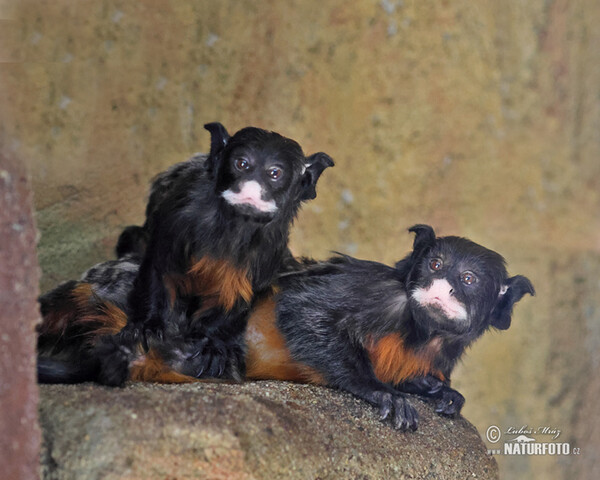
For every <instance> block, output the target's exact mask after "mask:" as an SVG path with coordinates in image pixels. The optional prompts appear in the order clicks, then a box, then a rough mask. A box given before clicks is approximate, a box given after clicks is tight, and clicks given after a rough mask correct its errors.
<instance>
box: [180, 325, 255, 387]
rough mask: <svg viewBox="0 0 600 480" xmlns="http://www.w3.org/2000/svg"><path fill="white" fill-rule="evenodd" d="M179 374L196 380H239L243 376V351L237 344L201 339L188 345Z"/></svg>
mask: <svg viewBox="0 0 600 480" xmlns="http://www.w3.org/2000/svg"><path fill="white" fill-rule="evenodd" d="M184 356H185V360H184V362H183V365H182V368H181V373H183V374H185V375H190V376H193V377H196V378H231V379H234V380H241V379H242V377H243V374H244V371H243V370H244V367H243V366H244V351H243V349H242V348H241V347H240V343H239V342H226V341H223V340H221V339H219V338H214V337H208V336H205V337H202V338H200V339H198V340H197V341H195V342H193V343H188V345H187V346H186V347H185V352H184Z"/></svg>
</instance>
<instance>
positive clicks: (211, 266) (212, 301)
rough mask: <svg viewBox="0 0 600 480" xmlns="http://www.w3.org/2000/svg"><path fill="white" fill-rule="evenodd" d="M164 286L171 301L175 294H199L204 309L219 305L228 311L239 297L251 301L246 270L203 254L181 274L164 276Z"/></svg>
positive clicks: (249, 281)
mask: <svg viewBox="0 0 600 480" xmlns="http://www.w3.org/2000/svg"><path fill="white" fill-rule="evenodd" d="M164 281H165V286H166V288H167V290H168V291H169V294H170V297H171V303H173V302H174V301H175V298H176V297H177V296H190V295H195V296H199V297H202V298H203V300H204V305H205V308H208V307H212V306H220V307H222V308H223V309H225V310H226V311H229V310H231V309H232V308H233V307H234V305H235V304H236V302H237V301H238V300H244V301H245V302H248V303H249V302H250V301H251V300H252V296H253V290H252V282H251V280H250V278H249V274H248V270H247V269H242V268H239V267H236V266H234V265H232V264H231V263H230V262H228V261H227V260H219V259H214V258H211V257H208V256H206V257H202V258H201V259H200V260H197V261H194V262H193V263H192V266H191V267H190V268H189V270H188V271H187V273H186V274H184V275H173V274H171V275H166V276H165V278H164Z"/></svg>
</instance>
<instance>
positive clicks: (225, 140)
mask: <svg viewBox="0 0 600 480" xmlns="http://www.w3.org/2000/svg"><path fill="white" fill-rule="evenodd" d="M205 128H206V129H207V130H209V131H210V133H211V149H210V154H209V157H208V165H209V168H210V169H211V171H212V173H213V178H214V180H215V188H216V193H217V195H218V196H219V197H220V198H221V199H222V201H223V202H224V203H225V205H226V207H227V209H228V210H229V211H231V212H233V213H234V214H240V215H243V216H245V217H247V218H249V219H250V220H254V221H259V222H268V221H271V220H273V219H274V218H283V219H286V220H287V219H289V218H290V217H293V216H294V215H295V213H296V211H297V209H298V207H299V205H300V203H301V202H302V201H304V200H308V199H312V198H314V197H315V196H316V190H315V186H316V183H317V180H318V179H319V176H320V175H321V173H322V172H323V170H324V169H325V168H327V167H331V166H333V160H332V159H331V158H330V157H329V156H328V155H327V154H325V153H321V152H320V153H316V154H314V155H311V156H309V157H306V156H305V155H304V153H303V152H302V148H301V147H300V145H298V143H297V142H295V141H294V140H291V139H289V138H286V137H283V136H282V135H279V134H278V133H275V132H270V131H267V130H262V129H260V128H255V127H247V128H244V129H242V130H240V131H238V132H237V133H236V134H235V135H233V136H229V134H228V133H227V130H225V127H223V125H221V124H220V123H209V124H207V125H205Z"/></svg>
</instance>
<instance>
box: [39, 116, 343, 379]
mask: <svg viewBox="0 0 600 480" xmlns="http://www.w3.org/2000/svg"><path fill="white" fill-rule="evenodd" d="M205 128H206V129H207V130H209V131H210V133H211V148H210V153H209V155H208V156H207V157H206V158H203V157H202V156H197V157H194V158H192V159H191V160H189V161H187V162H183V163H181V164H177V165H175V166H173V167H172V168H171V169H169V170H168V171H167V172H165V173H164V174H162V175H159V177H157V179H156V180H155V182H154V184H153V187H152V191H151V196H150V201H149V204H148V208H147V212H146V213H147V219H146V223H145V225H144V227H128V229H126V230H125V232H123V234H122V235H121V237H120V239H119V242H118V245H117V253H118V254H123V253H125V252H127V251H134V252H136V253H137V254H141V255H142V260H141V264H140V266H139V271H138V273H137V276H136V277H135V281H134V282H133V288H131V289H130V292H129V294H128V298H127V301H126V305H125V306H122V308H120V309H119V310H120V311H121V313H118V314H117V313H114V312H112V313H111V315H112V317H110V315H108V316H107V318H105V319H104V322H105V323H106V324H111V327H110V329H109V330H110V331H111V332H112V331H114V330H117V331H119V330H120V331H119V333H118V334H117V335H106V336H103V337H101V338H99V339H97V340H96V341H95V342H94V346H93V348H94V350H95V353H94V354H93V355H92V356H93V357H94V358H96V359H99V361H100V365H99V367H98V372H97V380H98V381H99V382H101V383H104V384H107V385H121V384H123V383H124V382H125V381H126V380H127V378H128V374H129V366H130V363H131V362H132V360H133V359H134V358H135V357H136V355H137V353H138V349H139V347H140V344H141V345H142V346H143V347H144V348H145V350H148V348H149V343H151V344H153V345H155V344H160V343H161V342H162V341H163V340H164V341H167V342H168V341H169V339H171V340H172V339H173V338H177V339H181V338H185V341H186V343H185V345H186V349H185V351H181V350H178V352H177V353H178V355H180V356H182V358H185V360H186V362H185V366H186V369H185V373H186V374H189V375H193V376H197V377H201V376H210V377H223V378H239V376H240V375H243V370H244V361H243V360H244V358H243V357H244V350H243V348H242V347H243V340H242V339H241V337H242V336H243V332H244V329H245V326H246V320H247V315H248V313H249V311H250V307H251V305H252V303H253V301H254V298H255V296H256V295H260V294H261V293H262V292H264V291H266V290H267V289H268V288H269V287H270V285H271V283H272V281H273V278H274V276H275V275H276V273H277V272H278V271H279V270H280V269H281V268H282V265H283V263H284V261H285V259H286V258H287V256H289V252H288V250H287V242H288V235H289V228H290V226H291V223H292V221H293V219H294V217H295V216H296V214H297V212H298V209H299V207H300V204H301V203H302V202H303V201H306V200H309V199H312V198H314V197H315V196H316V190H315V187H316V182H317V180H318V178H319V176H320V175H321V173H322V172H323V170H324V169H325V168H327V167H330V166H333V161H332V160H331V158H330V157H329V156H328V155H326V154H325V153H322V152H320V153H316V154H313V155H310V156H308V157H307V156H305V155H304V153H303V152H302V149H301V147H300V145H298V143H296V142H295V141H293V140H291V139H289V138H285V137H283V136H281V135H279V134H277V133H274V132H270V131H266V130H262V129H259V128H254V127H248V128H244V129H242V130H240V131H238V132H237V133H236V134H235V135H233V136H230V135H229V134H228V133H227V131H226V130H225V128H224V127H223V126H222V125H221V124H220V123H210V124H207V125H205ZM59 288H60V287H59ZM63 288H67V289H68V288H69V286H67V287H63ZM84 290H85V287H82V286H79V291H80V293H78V294H77V295H80V297H81V298H80V303H85V302H86V297H85V291H84ZM51 294H52V292H51ZM51 294H49V295H50V297H54V298H55V300H53V302H54V303H57V302H58V300H56V299H57V298H60V294H58V295H51ZM46 298H48V297H46ZM43 303H44V302H43V301H42V304H43ZM86 308H91V309H92V310H93V311H94V312H95V313H93V314H91V313H90V312H88V311H86V315H87V316H91V317H94V318H95V320H93V321H92V322H91V323H93V324H96V322H97V317H98V315H97V310H98V309H104V310H107V311H109V310H111V309H106V308H105V307H102V306H99V305H95V304H94V302H92V305H91V306H90V303H87V304H86ZM123 311H124V312H125V316H126V318H127V323H126V325H125V327H124V328H122V329H121V327H122V325H121V324H122V320H123V318H124V315H123V313H122V312H123ZM109 313H110V312H109ZM88 314H89V315H88ZM54 317H56V315H54ZM59 317H60V316H59ZM45 318H46V317H45ZM51 318H53V317H52V316H51ZM60 318H64V315H63V316H62V317H60ZM102 321H103V320H102V319H101V320H100V322H101V323H102ZM56 322H58V320H55V323H56ZM78 323H81V322H78ZM43 328H44V326H43V325H42V330H43ZM46 330H47V331H55V330H57V329H56V328H54V327H50V328H46ZM40 341H41V342H42V343H43V342H44V338H40Z"/></svg>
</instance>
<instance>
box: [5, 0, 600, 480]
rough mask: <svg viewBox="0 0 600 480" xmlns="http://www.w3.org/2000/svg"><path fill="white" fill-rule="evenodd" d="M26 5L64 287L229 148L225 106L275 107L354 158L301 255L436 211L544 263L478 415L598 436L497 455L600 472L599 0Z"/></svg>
mask: <svg viewBox="0 0 600 480" xmlns="http://www.w3.org/2000/svg"><path fill="white" fill-rule="evenodd" d="M9 3H11V2H10V1H9V2H6V1H5V2H1V5H0V9H2V11H4V9H6V8H7V7H6V5H7V4H9ZM14 4H15V5H16V6H15V8H13V9H12V10H11V15H12V18H13V20H12V21H3V23H2V25H1V27H2V28H0V44H4V45H3V46H4V47H5V48H3V49H2V50H3V51H2V55H1V57H2V58H0V60H3V61H5V60H10V63H2V64H0V73H1V76H0V82H1V84H0V91H2V92H3V95H0V115H1V116H2V121H1V122H0V149H2V151H5V152H6V151H8V152H9V153H10V154H11V155H12V156H14V158H18V159H21V160H22V161H24V162H27V164H28V165H29V167H30V170H31V175H32V182H33V186H34V190H35V204H36V209H37V216H38V217H37V218H38V224H39V228H40V230H41V233H42V239H41V244H40V251H39V254H40V260H41V264H42V268H43V272H44V276H43V279H42V286H43V289H46V288H49V287H51V286H53V285H55V284H56V282H58V281H60V280H63V279H67V278H72V277H74V276H76V275H78V274H79V273H80V272H81V271H83V270H84V269H85V268H86V267H88V266H89V265H90V264H91V263H93V262H95V261H98V260H102V259H105V258H107V257H109V256H110V255H111V252H112V246H113V245H114V242H115V239H116V236H117V234H118V231H119V228H121V227H122V226H124V225H126V224H128V223H131V222H140V221H141V219H142V213H143V208H144V201H143V199H144V197H145V193H146V185H147V182H148V180H149V179H150V177H151V176H152V175H154V174H155V173H156V172H158V171H159V170H161V169H163V168H164V167H166V166H167V165H169V164H171V163H173V162H175V161H179V160H182V159H185V158H187V156H188V155H189V154H190V153H192V152H194V151H197V150H206V149H207V148H208V135H207V134H206V133H205V132H204V131H203V130H202V124H203V123H205V122H207V121H213V120H221V121H222V122H223V123H224V124H225V125H227V126H228V127H229V128H230V129H231V130H235V129H237V128H240V127H242V126H245V125H248V124H255V125H258V126H263V127H266V128H272V129H276V130H278V131H281V132H282V133H284V134H286V135H288V136H291V137H293V138H296V139H297V140H298V141H299V142H300V143H301V144H302V145H303V147H304V148H305V149H306V150H307V151H308V152H314V151H317V150H325V151H327V152H328V153H330V154H331V155H332V156H333V157H334V158H335V160H336V165H337V166H336V167H335V168H334V169H330V170H328V171H327V172H326V173H325V174H324V175H323V177H322V180H321V181H320V185H319V193H318V197H317V199H316V200H315V201H313V202H312V203H310V204H308V205H307V206H306V207H305V208H304V210H303V212H302V214H301V217H300V218H299V220H298V222H297V224H296V228H295V230H294V233H293V238H292V243H293V247H294V248H295V250H296V251H297V252H298V253H301V254H309V255H313V256H317V257H322V256H325V255H327V253H328V252H329V251H330V250H339V251H343V252H347V253H351V254H355V255H358V256H361V257H364V258H370V259H374V260H380V261H385V262H392V261H394V260H396V259H397V258H399V257H400V256H402V255H403V254H404V253H405V252H406V251H407V250H408V249H409V248H410V240H411V239H410V236H409V235H407V234H406V232H405V230H406V228H407V227H409V226H410V225H411V224H413V223H417V222H426V223H431V224H433V225H434V226H435V227H436V228H437V230H438V232H439V233H440V234H461V235H466V236H469V237H471V238H472V239H473V240H475V241H477V242H479V243H482V244H484V245H486V246H489V247H490V248H493V249H496V250H498V251H500V252H501V253H503V254H504V255H505V256H506V257H507V259H508V260H509V265H510V268H511V271H512V272H514V273H523V274H526V275H527V276H529V277H530V278H531V279H532V281H533V282H534V284H535V286H536V289H537V292H538V296H537V297H536V298H534V299H531V298H527V299H525V300H523V302H521V304H519V305H518V307H517V309H516V315H515V318H514V322H513V326H512V327H511V329H510V330H508V331H507V332H503V333H502V334H498V335H490V336H488V337H485V338H483V339H482V340H481V341H480V342H478V343H477V344H476V345H475V347H474V348H473V349H472V350H471V352H470V353H469V356H468V357H467V358H466V359H465V361H464V363H463V365H461V366H460V368H459V370H458V371H457V372H456V373H455V379H454V380H455V383H456V386H457V387H458V388H459V389H460V390H461V391H462V392H463V393H464V394H465V396H466V398H467V404H466V406H465V415H466V417H467V418H469V419H470V420H471V421H473V423H474V424H475V425H476V426H477V428H478V429H479V431H480V432H485V430H486V429H487V427H488V426H489V425H492V424H494V425H499V426H500V427H502V429H506V428H508V427H509V426H514V427H520V426H523V425H529V426H531V427H533V428H537V427H538V426H549V427H555V428H559V429H561V430H562V434H561V437H560V439H559V440H564V441H568V442H571V444H572V445H573V446H574V447H575V446H576V447H579V448H581V453H582V454H581V455H580V456H578V457H577V456H570V457H550V456H535V457H518V458H517V457H512V458H508V457H498V461H499V463H500V471H501V473H504V474H505V475H506V478H511V479H516V478H524V479H529V478H534V477H535V476H537V477H538V478H544V479H550V480H553V479H569V480H570V479H573V478H582V479H587V478H600V471H599V469H600V462H599V461H598V457H597V453H595V452H599V451H600V437H599V435H600V416H598V414H597V402H596V401H594V399H597V398H598V395H599V394H600V391H599V388H600V385H599V384H598V382H597V381H596V380H594V379H595V378H597V377H599V375H598V373H599V372H598V369H599V368H600V354H599V352H600V296H599V295H598V294H597V292H598V290H599V288H600V285H599V284H598V275H597V272H598V268H599V267H600V215H599V214H598V212H600V162H599V161H598V159H599V158H600V136H599V135H598V132H599V131H600V101H599V100H598V99H599V98H600V48H598V45H600V29H599V28H598V27H597V26H598V25H599V24H600V4H599V3H598V1H597V0H553V1H547V0H531V1H527V2H523V1H521V0H507V1H502V2H498V1H496V2H492V1H488V2H477V3H476V4H475V3H474V2H473V1H471V0H456V1H451V2H450V1H442V2H440V1H436V0H420V1H408V0H404V1H398V0H357V1H353V2H348V1H346V0H327V1H323V2H319V8H315V5H314V3H313V2H300V1H289V2H280V1H274V0H272V1H261V2H253V1H239V0H220V1H218V2H217V1H213V0H201V1H195V2H181V1H177V0H172V1H166V0H165V1H145V2H123V1H120V0H96V1H79V2H72V1H69V0H54V1H38V0H22V1H20V2H14ZM6 42H12V43H6ZM590 379H592V380H591V381H590ZM540 440H541V438H540ZM490 446H491V445H490Z"/></svg>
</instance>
